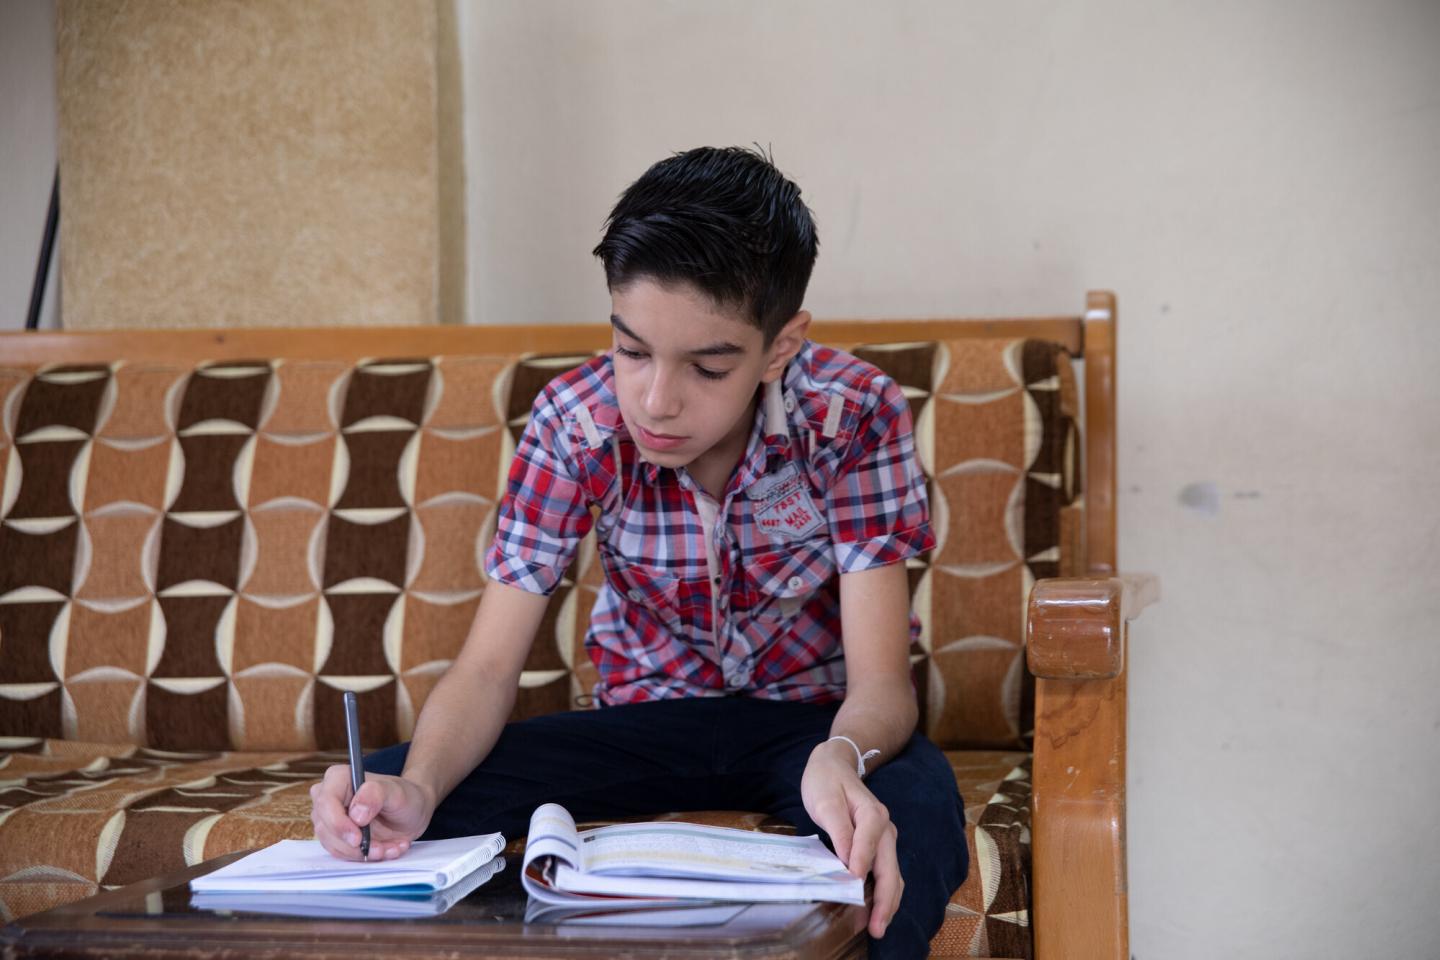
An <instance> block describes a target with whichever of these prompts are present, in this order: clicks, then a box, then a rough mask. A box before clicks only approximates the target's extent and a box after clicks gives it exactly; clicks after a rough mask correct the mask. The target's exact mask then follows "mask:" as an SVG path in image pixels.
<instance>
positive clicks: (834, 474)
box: [485, 341, 935, 704]
mask: <svg viewBox="0 0 1440 960" xmlns="http://www.w3.org/2000/svg"><path fill="white" fill-rule="evenodd" d="M591 507H595V508H597V510H596V511H595V512H594V513H592V511H591ZM592 523H593V524H594V526H595V528H596V532H597V534H598V536H597V541H598V545H599V551H600V558H601V562H602V564H603V565H604V570H605V576H606V583H605V586H604V587H603V588H602V589H601V591H600V594H599V597H598V598H597V601H596V603H595V607H594V609H593V611H592V612H591V619H590V628H589V632H588V633H587V635H586V638H585V644H586V647H587V649H588V651H589V653H590V656H591V659H593V660H594V662H595V664H596V666H597V667H598V668H599V671H600V677H601V680H600V683H599V685H598V686H597V689H596V695H597V696H598V697H599V698H600V701H601V702H602V703H604V704H616V703H634V702H639V701H644V700H656V699H663V698H669V697H691V696H724V695H727V694H741V695H746V696H754V697H764V698H769V699H777V700H800V701H809V702H815V703H822V702H826V701H832V700H839V699H841V698H842V697H843V696H844V691H845V661H844V656H843V650H842V648H841V642H840V638H841V633H840V630H841V623H840V593H839V579H838V577H837V576H836V573H837V572H838V573H850V572H854V571H857V570H864V569H867V568H869V567H876V566H882V565H885V564H890V563H896V562H898V561H902V560H904V559H905V558H906V557H910V556H913V555H915V554H917V553H921V552H923V551H925V550H929V549H931V548H932V547H933V546H934V544H935V540H934V537H933V535H932V534H931V532H930V524H929V518H928V511H927V506H926V496H925V480H924V477H923V475H922V474H921V472H920V467H919V465H918V463H917V462H916V459H915V443H914V438H913V436H912V434H911V423H910V408H909V404H908V402H907V401H906V399H905V397H904V395H903V394H902V393H901V391H900V388H899V387H898V386H897V385H896V384H895V382H894V381H893V380H891V379H890V378H889V377H887V376H885V375H884V374H883V373H881V372H880V371H879V370H878V369H876V368H875V367H874V366H872V365H871V364H868V363H866V362H864V361H862V360H859V359H857V358H855V357H853V356H851V355H850V354H847V353H844V352H841V351H839V350H833V349H830V348H827V347H822V346H818V345H816V344H814V343H811V342H808V341H807V342H806V344H805V346H804V348H803V349H802V350H801V351H800V353H799V354H797V355H796V356H795V358H794V359H793V360H791V361H790V363H789V365H788V366H787V367H786V370H785V374H784V376H783V377H782V378H781V379H780V380H777V381H776V382H774V383H772V384H769V385H768V386H767V388H766V389H765V390H764V391H763V392H762V393H761V402H760V403H758V404H757V405H756V414H755V424H754V426H753V428H752V429H751V434H750V438H749V442H748V445H747V447H746V451H745V453H744V455H743V456H742V457H741V460H740V463H739V465H738V467H737V469H736V470H735V472H734V474H733V475H732V476H731V478H730V482H729V484H728V486H727V487H726V489H725V492H724V497H723V499H722V500H720V501H716V500H714V499H712V498H711V497H710V496H709V494H707V493H705V491H704V490H703V488H701V487H700V485H699V484H698V483H696V482H695V481H694V480H693V479H692V478H691V477H690V475H689V473H688V472H687V471H686V470H685V469H684V468H680V469H666V468H660V467H657V466H655V465H654V464H651V463H649V462H648V461H645V460H643V459H641V458H640V456H639V454H638V451H637V449H636V447H635V444H634V442H633V441H632V440H631V439H630V435H629V432H628V430H627V428H626V426H625V424H624V422H623V420H622V419H621V417H620V409H619V406H618V404H617V402H616V398H615V390H614V368H613V366H612V365H611V357H610V355H609V354H604V355H601V356H598V357H596V358H594V359H593V360H590V361H589V362H587V363H585V364H583V365H581V366H579V367H577V368H575V369H573V370H571V371H570V372H568V373H565V374H563V375H561V376H559V377H557V378H555V379H554V380H552V381H551V382H550V383H549V384H548V385H547V386H546V387H545V389H544V390H543V391H542V392H541V393H540V395H539V397H537V398H536V401H535V406H534V409H533V410H532V412H531V415H530V420H529V423H528V425H527V426H526V428H525V432H524V435H523V436H522V437H521V439H520V444H519V447H518V449H517V450H516V453H515V459H514V461H513V462H512V464H511V466H510V473H509V480H508V485H507V489H506V492H505V496H504V500H503V502H502V503H501V505H500V511H499V519H498V525H497V529H496V533H495V541H494V543H493V545H492V546H491V548H490V550H489V552H488V553H487V555H486V558H485V570H486V573H487V574H488V575H489V576H490V577H491V578H492V579H495V580H500V581H503V582H505V583H508V584H510V585H512V586H516V587H520V588H522V589H524V590H528V591H530V592H532V593H542V594H548V593H550V592H551V591H552V590H554V588H555V585H556V584H557V583H558V582H559V581H560V578H561V576H562V574H563V573H564V572H565V570H566V568H567V567H568V566H569V565H570V562H571V560H572V559H573V557H574V555H575V550H576V548H577V546H578V544H579V542H580V540H581V539H582V538H583V537H584V536H585V535H586V534H587V533H588V532H589V531H590V528H591V525H592ZM919 628H920V625H919V621H918V620H917V619H916V618H915V617H914V616H913V614H912V616H911V620H910V629H911V636H912V638H913V637H918V633H919Z"/></svg>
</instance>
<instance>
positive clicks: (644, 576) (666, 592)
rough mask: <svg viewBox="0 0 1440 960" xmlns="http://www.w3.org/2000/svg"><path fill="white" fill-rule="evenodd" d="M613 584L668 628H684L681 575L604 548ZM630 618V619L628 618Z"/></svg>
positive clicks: (626, 598) (612, 586) (632, 603)
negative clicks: (637, 561) (681, 622)
mask: <svg viewBox="0 0 1440 960" xmlns="http://www.w3.org/2000/svg"><path fill="white" fill-rule="evenodd" d="M602 555H603V556H604V560H605V565H606V567H607V568H608V569H607V572H608V574H609V577H608V579H609V581H610V586H611V588H612V589H614V590H615V591H616V592H617V593H618V594H619V595H620V597H621V598H622V599H623V600H625V601H626V603H627V604H629V605H630V606H632V607H637V608H639V612H640V614H641V615H642V616H643V615H644V614H645V613H646V612H648V613H650V614H652V615H653V616H654V617H655V618H656V619H658V620H659V621H660V622H661V623H663V624H664V625H665V626H666V627H668V628H669V629H670V630H671V631H672V632H678V631H679V628H680V603H679V598H680V578H679V577H677V576H676V575H675V574H673V573H670V572H669V571H667V570H664V569H662V568H659V567H651V566H647V565H646V564H643V563H635V562H633V561H630V560H626V559H625V558H623V557H621V556H620V555H619V554H617V553H614V552H612V551H608V550H606V551H602ZM627 619H628V618H627Z"/></svg>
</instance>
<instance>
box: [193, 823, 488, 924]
mask: <svg viewBox="0 0 1440 960" xmlns="http://www.w3.org/2000/svg"><path fill="white" fill-rule="evenodd" d="M504 847H505V838H504V837H502V836H501V835H500V834H498V833H487V834H482V835H479V836H473V837H456V838H454V839H451V840H420V841H416V842H415V843H413V844H411V845H410V849H409V850H408V851H407V852H406V853H405V855H404V856H402V857H399V858H397V859H395V860H375V861H372V862H369V863H363V862H358V861H352V860H340V859H337V858H335V857H333V856H331V855H330V854H329V853H328V852H327V851H326V850H325V848H324V847H322V846H320V843H319V842H318V841H316V840H281V841H280V842H279V843H275V844H271V845H270V846H268V847H265V848H264V849H263V850H258V851H256V852H255V853H252V854H250V855H249V856H246V857H242V858H241V859H239V860H236V861H235V862H234V863H230V864H226V865H225V866H223V867H221V868H220V869H219V870H215V871H213V872H211V873H207V874H205V875H204V876H201V877H196V878H195V879H194V880H191V881H190V889H191V890H192V891H194V893H193V896H192V897H191V901H190V902H191V905H192V906H196V907H200V908H202V909H207V910H245V911H251V912H261V913H288V914H296V915H301V916H425V915H427V914H436V913H443V912H444V911H445V910H447V909H449V908H450V906H452V905H453V904H455V903H456V902H457V901H459V900H460V899H462V898H463V897H464V896H466V895H467V894H469V893H470V892H471V891H473V890H474V889H475V888H476V887H478V886H480V884H482V883H484V882H485V881H486V880H488V879H489V878H490V877H491V876H493V875H494V874H495V873H496V872H498V871H499V870H500V869H502V868H503V867H504V864H505V861H504V860H502V859H499V858H498V857H497V854H499V852H500V851H501V850H502V849H504Z"/></svg>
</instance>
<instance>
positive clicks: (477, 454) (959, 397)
mask: <svg viewBox="0 0 1440 960" xmlns="http://www.w3.org/2000/svg"><path fill="white" fill-rule="evenodd" d="M908 326H909V327H910V328H912V329H910V330H907V331H906V332H907V333H909V334H912V335H913V334H914V333H915V332H916V330H917V329H918V330H919V331H920V332H922V333H923V332H925V331H926V330H927V329H929V328H927V327H926V326H925V325H923V324H910V325H908ZM831 329H832V330H833V333H831V334H830V335H828V336H826V335H825V334H823V333H822V334H820V335H817V339H822V340H825V342H829V343H833V344H835V345H837V346H843V347H847V348H849V349H851V350H853V352H855V353H857V354H858V355H860V356H862V357H864V358H865V359H867V360H870V361H871V362H873V363H875V364H876V365H877V366H879V367H881V369H883V370H885V371H886V372H887V373H889V374H890V375H891V376H893V377H894V378H895V379H896V380H897V381H898V382H899V383H900V384H901V385H902V387H903V388H904V389H905V392H906V394H907V396H909V397H910V399H911V407H912V412H913V413H914V417H915V430H916V437H917V449H918V451H919V454H920V458H921V461H922V466H923V467H924V469H925V471H926V474H927V476H928V478H929V490H930V497H931V519H932V523H933V524H934V526H935V531H936V535H937V538H938V545H937V547H936V549H935V550H934V551H932V552H931V553H930V554H928V555H926V556H924V557H922V558H919V559H918V560H915V561H911V563H910V580H911V588H912V597H913V601H914V604H915V607H916V610H917V612H918V613H919V614H920V617H921V621H922V623H923V624H924V634H923V637H922V642H921V643H920V644H918V645H917V646H916V647H915V648H914V649H913V650H912V660H913V661H914V663H915V667H916V671H917V673H916V676H917V689H918V691H919V694H920V697H921V700H922V711H923V712H922V718H923V720H922V722H923V724H924V726H925V728H926V730H927V732H928V733H929V734H930V735H931V737H932V738H933V739H935V740H936V741H937V742H939V743H941V744H942V745H944V746H947V747H958V746H977V747H978V746H1015V745H1023V743H1024V741H1025V737H1026V735H1027V734H1028V732H1029V730H1030V724H1031V717H1032V711H1033V706H1032V695H1031V691H1032V689H1033V685H1032V683H1031V682H1030V680H1029V676H1028V674H1027V672H1026V669H1025V660H1024V655H1023V641H1024V638H1023V624H1024V620H1023V612H1024V605H1025V601H1026V598H1027V596H1028V593H1029V587H1030V585H1031V584H1032V583H1033V581H1034V579H1036V578H1037V577H1045V576H1055V575H1061V574H1066V573H1071V572H1076V571H1078V569H1079V568H1078V566H1077V563H1078V558H1079V556H1080V550H1079V547H1078V545H1079V543H1080V536H1081V533H1080V531H1081V505H1082V500H1081V499H1080V498H1079V497H1078V476H1079V471H1078V443H1079V438H1078V430H1077V422H1078V416H1077V414H1078V391H1077V386H1076V380H1075V377H1074V372H1073V370H1072V365H1071V361H1070V353H1069V352H1068V350H1067V348H1066V346H1064V345H1062V344H1061V343H1058V342H1053V341H1051V340H1048V339H1035V338H1027V337H1025V336H1017V335H1009V336H1006V335H1000V336H992V337H977V336H974V335H973V334H974V333H975V332H977V331H975V330H966V331H965V332H966V333H967V334H969V335H967V336H963V337H948V338H946V339H918V340H917V339H911V338H910V337H907V339H906V341H905V342H889V343H886V342H870V343H868V344H863V345H862V344H858V343H857V341H858V340H860V339H863V338H861V337H854V338H852V337H850V336H847V335H848V334H852V333H854V332H856V331H859V330H860V329H861V328H859V327H855V328H849V327H846V326H845V325H842V324H834V325H831ZM877 329H878V330H883V329H884V328H883V327H878V326H877V325H874V324H871V325H868V327H867V328H866V330H867V331H868V333H869V337H868V339H870V340H872V341H883V339H884V337H883V335H877ZM1003 329H1004V328H1001V330H1002V331H1003ZM934 330H935V331H936V333H937V334H940V333H954V332H955V327H954V326H953V325H952V326H948V327H944V326H940V325H937V326H935V327H934ZM987 331H988V328H987ZM392 333H393V331H392ZM514 334H515V331H514V328H510V329H508V330H495V331H493V332H492V333H491V334H490V335H489V337H488V339H481V336H482V335H481V334H480V333H476V334H475V335H474V336H473V337H472V339H471V340H470V341H468V342H466V343H465V344H463V345H462V347H461V348H458V349H457V348H455V347H454V346H453V345H451V346H446V347H445V349H444V350H443V352H438V353H437V352H429V353H420V352H418V351H416V352H407V353H404V354H400V353H395V354H377V355H378V356H381V357H382V358H381V359H375V360H359V361H357V360H354V359H323V358H320V359H317V358H314V357H313V356H311V357H294V356H288V355H287V353H286V352H285V347H286V343H287V338H286V337H285V336H284V335H283V334H281V333H279V332H277V333H276V336H275V337H274V338H273V344H272V343H271V342H270V341H265V343H266V344H267V345H271V346H273V350H272V351H269V352H265V353H256V354H254V355H253V356H256V357H259V359H226V360H220V361H215V362H188V361H187V362H178V361H176V360H174V359H159V360H155V359H147V358H146V356H144V354H145V350H144V349H136V350H135V351H134V353H133V354H131V352H130V351H129V350H128V349H124V347H125V344H126V341H124V340H119V339H115V343H116V344H119V345H120V346H121V347H122V349H121V350H119V351H117V355H115V356H113V357H111V358H109V359H107V360H105V361H103V362H94V360H93V359H91V358H86V359H85V360H84V361H83V362H75V363H66V362H64V358H65V356H66V353H65V349H64V345H63V342H61V346H60V347H58V348H57V352H56V353H55V354H54V355H55V357H56V358H57V361H58V362H55V363H49V364H42V365H38V366H29V365H11V366H5V365H4V361H3V360H0V468H3V482H0V491H3V496H0V521H3V522H0V749H5V747H6V744H7V743H10V744H11V745H13V744H14V741H13V740H10V739H6V738H36V737H43V738H65V739H71V740H89V741H101V742H129V743H141V744H146V745H149V746H153V747H159V748H165V749H192V748H210V749H250V750H257V749H267V750H268V749H286V750H303V749H309V748H313V747H320V748H333V747H337V746H340V745H342V744H343V741H344V729H343V722H342V711H341V695H342V693H343V691H344V690H347V689H351V690H356V691H357V692H358V693H359V701H360V705H361V712H362V721H363V723H364V726H365V729H366V731H367V739H368V740H370V741H371V742H372V743H376V744H379V743H382V742H389V741H395V740H401V739H404V738H406V737H408V736H409V735H410V732H411V730H412V728H413V724H414V719H415V716H416V715H417V714H418V712H419V709H420V707H421V706H422V705H423V703H424V701H425V698H426V696H427V695H428V693H429V691H430V690H431V688H432V687H433V685H434V683H435V681H436V680H437V679H438V678H439V676H440V674H441V673H442V672H443V671H444V669H445V668H446V666H447V665H448V664H449V662H450V660H451V658H452V657H453V656H454V655H455V652H456V651H457V650H458V648H459V645H460V644H461V642H462V641H463V639H464V637H465V634H466V631H467V629H468V627H469V625H470V621H471V619H472V617H473V614H474V611H475V607H476V605H477V603H478V602H479V597H480V594H481V591H482V590H483V588H484V583H485V580H484V576H483V574H482V572H481V558H482V555H483V553H484V549H485V547H486V545H487V544H488V541H489V537H490V535H491V534H492V533H493V528H494V512H495V507H496V499H497V497H498V496H499V491H500V490H501V489H503V481H504V476H505V473H506V470H507V466H508V462H509V458H510V456H511V455H512V453H513V451H514V449H515V443H516V439H517V438H518V436H519V434H520V431H521V430H523V428H524V424H525V418H526V415H527V414H528V411H529V409H530V405H531V402H532V400H533V399H534V397H535V395H536V393H537V392H538V391H539V389H540V388H541V387H542V386H543V385H544V384H545V382H547V381H548V380H549V379H550V378H551V377H553V376H555V375H556V374H557V373H559V372H561V371H562V370H564V369H567V368H568V367H570V366H572V365H574V364H576V363H579V362H582V361H583V360H584V359H585V358H586V357H588V356H590V355H591V354H590V353H589V352H588V351H587V352H581V353H568V354H564V355H557V354H555V353H553V352H551V353H548V354H543V355H534V354H527V353H522V352H521V351H520V350H519V349H516V350H514V351H513V352H509V353H497V352H491V351H492V350H493V348H494V347H495V346H496V345H497V342H498V341H500V340H501V339H502V338H507V337H509V336H513V335H514ZM356 335H357V336H361V337H363V333H357V334H356ZM71 336H74V337H83V336H84V335H71ZM337 336H339V335H338V334H337ZM587 338H588V339H587ZM604 338H605V334H604V331H603V329H601V328H598V327H597V328H594V329H593V330H590V331H588V332H587V333H586V334H585V336H584V337H583V338H582V340H583V341H585V342H577V344H576V346H577V347H582V348H589V347H598V346H599V345H600V344H601V343H603V341H604ZM141 339H142V340H143V339H144V338H143V337H142V338H141ZM452 339H453V338H452ZM12 342H13V341H12ZM76 342H78V340H77V341H76ZM511 342H516V341H511ZM519 342H522V343H523V340H522V341H519ZM401 343H402V345H405V346H412V347H413V346H423V345H424V344H425V343H426V340H425V338H424V331H415V332H414V334H413V336H412V337H411V338H410V339H405V338H402V340H401ZM385 345H386V346H392V347H393V346H394V345H395V341H394V339H393V338H392V339H391V340H390V341H387V342H386V344H385ZM0 346H3V341H0ZM351 350H352V351H353V350H354V345H353V344H352V345H351ZM93 351H94V348H93V344H92V346H91V348H90V352H91V353H92V354H93ZM78 352H80V353H84V351H78ZM127 354H131V355H127ZM600 577H601V574H600V567H599V564H598V562H597V559H596V555H595V550H594V548H593V543H589V544H586V545H585V546H584V547H582V549H581V551H580V553H579V556H578V558H577V560H576V563H575V565H574V567H573V568H572V570H571V571H570V574H569V576H567V578H566V579H565V580H564V581H563V582H562V584H561V586H560V588H559V589H557V590H556V592H555V595H554V597H553V598H552V601H551V604H550V607H549V612H548V614H547V616H546V619H545V621H544V622H543V624H542V626H541V628H540V634H539V637H538V638H537V642H536V643H535V645H534V647H533V649H532V651H531V654H530V658H529V661H528V662H527V664H526V666H525V672H524V674H523V676H522V689H521V692H520V696H519V698H518V701H517V704H516V708H515V716H517V717H519V716H527V715H533V714H536V713H543V712H550V711H554V710H561V709H570V708H574V707H576V706H585V705H587V704H589V703H590V699H591V698H590V690H591V687H592V685H593V683H594V681H595V679H596V673H595V670H594V668H593V667H592V666H591V664H590V661H589V659H588V657H587V655H586V654H585V652H584V649H583V643H582V640H583V636H584V632H585V629H584V628H585V624H586V621H587V618H588V614H589V611H590V607H591V606H592V604H593V603H594V600H595V596H596V591H597V589H598V587H599V586H600V583H601V580H600Z"/></svg>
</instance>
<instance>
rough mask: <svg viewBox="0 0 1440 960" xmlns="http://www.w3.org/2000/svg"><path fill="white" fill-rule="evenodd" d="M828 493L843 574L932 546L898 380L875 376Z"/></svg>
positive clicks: (906, 409)
mask: <svg viewBox="0 0 1440 960" xmlns="http://www.w3.org/2000/svg"><path fill="white" fill-rule="evenodd" d="M871 386H872V391H871V394H870V397H871V398H872V401H871V402H870V403H868V404H867V405H866V407H865V408H864V409H862V410H861V411H860V413H859V415H858V416H857V417H856V424H855V427H854V429H853V431H852V433H851V437H850V443H849V446H848V447H847V448H846V450H845V453H844V454H843V455H842V456H841V457H840V460H839V469H838V471H837V473H836V478H835V481H834V483H833V484H832V485H831V487H830V490H829V492H828V494H827V497H826V507H827V510H826V514H827V515H828V517H829V523H830V536H831V540H832V541H833V542H834V545H835V563H836V565H837V567H838V568H839V570H840V572H841V573H854V572H856V571H859V570H867V569H869V568H871V567H882V566H885V565H887V564H891V563H897V562H899V561H901V560H904V559H906V558H907V557H912V556H915V555H916V554H919V553H923V552H925V551H926V550H929V549H931V548H933V547H934V546H935V536H934V534H933V533H932V532H931V530H930V510H929V504H928V501H927V498H926V495H925V475H924V473H923V472H922V471H921V469H920V463H919V461H918V460H917V459H916V456H915V435H914V432H913V427H912V424H911V419H910V404H909V402H908V401H907V400H906V399H905V394H904V393H903V392H902V391H901V390H900V387H899V385H897V384H896V383H895V381H894V380H892V379H890V378H889V377H886V376H879V377H876V378H875V380H874V381H872V384H871Z"/></svg>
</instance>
